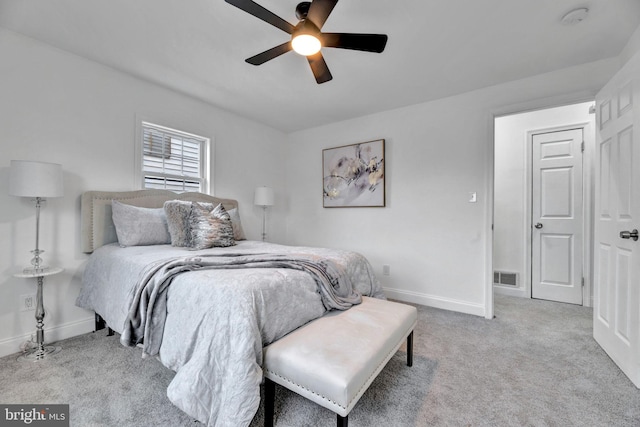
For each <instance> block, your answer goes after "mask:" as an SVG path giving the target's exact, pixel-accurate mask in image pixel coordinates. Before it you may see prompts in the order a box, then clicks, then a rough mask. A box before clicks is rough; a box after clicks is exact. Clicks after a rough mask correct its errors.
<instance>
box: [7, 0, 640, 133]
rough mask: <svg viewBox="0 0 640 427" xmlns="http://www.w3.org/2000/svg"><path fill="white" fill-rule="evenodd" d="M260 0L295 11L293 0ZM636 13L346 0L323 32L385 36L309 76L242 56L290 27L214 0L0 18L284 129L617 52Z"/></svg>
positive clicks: (635, 5) (64, 8) (287, 14)
mask: <svg viewBox="0 0 640 427" xmlns="http://www.w3.org/2000/svg"><path fill="white" fill-rule="evenodd" d="M258 3H259V4H261V5H262V6H264V7H266V8H267V9H269V10H271V11H273V12H274V13H275V14H277V15H279V16H281V17H282V18H284V19H285V20H287V21H289V22H291V23H293V24H295V23H296V22H297V20H296V18H295V13H294V12H295V6H296V4H297V3H298V0H258ZM576 7H588V8H589V9H590V14H589V17H588V18H587V19H586V20H585V21H583V22H582V23H580V24H578V25H576V26H566V25H563V24H561V23H560V18H561V17H562V16H563V15H564V14H565V13H567V12H568V11H570V10H572V9H574V8H576ZM639 24H640V1H639V0H606V1H605V0H562V1H558V0H481V1H479V0H405V1H389V0H341V1H340V2H339V3H338V4H337V6H336V7H335V9H334V10H333V13H332V14H331V16H330V17H329V19H328V20H327V22H326V24H325V26H324V28H323V31H327V32H364V33H383V34H388V36H389V41H388V43H387V48H386V50H385V51H384V52H383V53H382V54H375V53H366V52H358V51H351V50H342V49H330V48H326V49H323V54H324V56H325V59H326V61H327V64H328V65H329V68H330V70H331V72H332V74H333V80H332V81H330V82H328V83H325V84H322V85H318V84H316V82H315V80H314V78H313V75H312V74H311V70H310V69H309V65H308V63H307V61H306V60H305V58H303V57H300V56H298V55H297V54H295V53H293V52H289V53H287V54H285V55H283V56H281V57H279V58H276V59H274V60H272V61H270V62H267V63H266V64H264V65H261V66H258V67H256V66H253V65H249V64H247V63H245V62H244V59H245V58H248V57H250V56H253V55H255V54H257V53H259V52H262V51H264V50H266V49H269V48H271V47H273V46H276V45H279V44H281V43H284V42H286V41H287V40H288V38H289V36H288V35H287V34H286V33H284V32H282V31H281V30H279V29H277V28H274V27H272V26H270V25H269V24H267V23H265V22H262V21H260V20H258V19H257V18H254V17H253V16H251V15H248V14H246V13H245V12H243V11H241V10H239V9H237V8H235V7H233V6H231V5H229V4H227V3H225V2H224V1H223V0H0V26H2V27H5V28H8V29H10V30H13V31H15V32H18V33H21V34H24V35H26V36H29V37H32V38H34V39H38V40H41V41H44V42H46V43H48V44H51V45H53V46H56V47H58V48H61V49H64V50H67V51H69V52H73V53H75V54H78V55H80V56H83V57H86V58H89V59H92V60H95V61H97V62H100V63H102V64H105V65H108V66H110V67H113V68H116V69H119V70H121V71H124V72H127V73H130V74H133V75H135V76H138V77H140V78H143V79H146V80H149V81H152V82H155V83H157V84H160V85H162V86H165V87H169V88H172V89H174V90H176V91H179V92H183V93H185V94H188V95H190V96H193V97H196V98H198V99H201V100H203V101H206V102H208V103H210V104H213V105H216V106H219V107H222V108H224V109H226V110H229V111H232V112H235V113H237V114H240V115H243V116H246V117H249V118H251V119H254V120H257V121H259V122H262V123H265V124H268V125H270V126H272V127H274V128H277V129H280V130H282V131H285V132H290V131H295V130H300V129H306V128H311V127H315V126H319V125H322V124H326V123H331V122H336V121H340V120H345V119H349V118H353V117H358V116H362V115H366V114H370V113H374V112H378V111H384V110H389V109H393V108H397V107H402V106H405V105H411V104H416V103H420V102H426V101H430V100H434V99H438V98H442V97H446V96H450V95H454V94H458V93H462V92H466V91H470V90H474V89H478V88H482V87H486V86H490V85H494V84H497V83H501V82H505V81H510V80H516V79H521V78H524V77H528V76H532V75H535V74H539V73H544V72H548V71H553V70H557V69H561V68H565V67H569V66H573V65H578V64H583V63H587V62H591V61H595V60H599V59H603V58H609V57H613V56H616V55H618V54H619V53H620V51H621V50H622V48H623V47H624V46H625V44H626V42H627V41H628V39H629V37H630V36H631V34H632V33H633V31H634V30H635V29H636V28H637V27H638V25H639Z"/></svg>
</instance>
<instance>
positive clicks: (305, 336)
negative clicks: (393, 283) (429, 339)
mask: <svg viewBox="0 0 640 427" xmlns="http://www.w3.org/2000/svg"><path fill="white" fill-rule="evenodd" d="M416 321H417V310H416V308H415V307H412V306H409V305H406V304H400V303H396V302H391V301H385V300H380V299H376V298H368V297H363V301H362V303H361V304H358V305H356V306H353V307H352V308H350V309H348V310H345V311H331V312H329V313H327V314H326V315H325V316H323V317H321V318H319V319H316V320H314V321H312V322H310V323H308V324H306V325H304V326H302V327H300V328H298V329H296V330H295V331H293V332H291V333H290V334H288V335H286V336H285V337H283V338H281V339H279V340H278V341H276V342H274V343H273V344H271V345H269V346H267V347H265V349H264V360H263V371H264V376H265V426H272V425H273V410H274V398H275V384H274V383H277V384H280V385H281V386H283V387H286V388H288V389H289V390H292V391H294V392H296V393H298V394H300V395H301V396H304V397H306V398H307V399H309V400H311V401H313V402H315V403H318V404H319V405H322V406H324V407H325V408H328V409H330V410H331V411H333V412H335V413H336V414H337V415H338V417H337V419H338V425H339V426H346V425H347V422H348V421H347V416H348V414H349V412H350V411H351V409H353V407H354V406H355V405H356V403H357V402H358V400H359V399H360V397H361V396H362V395H363V393H364V392H365V391H366V390H367V388H368V387H369V385H370V384H371V382H373V380H374V379H375V378H376V376H377V375H378V374H379V373H380V371H382V369H383V368H384V366H385V365H386V363H387V362H388V361H389V359H391V357H392V356H393V355H394V354H395V353H396V351H397V350H398V348H400V346H401V345H402V343H403V342H404V340H405V339H407V365H409V366H411V365H412V360H413V359H412V357H413V355H412V352H413V329H414V327H415V325H416Z"/></svg>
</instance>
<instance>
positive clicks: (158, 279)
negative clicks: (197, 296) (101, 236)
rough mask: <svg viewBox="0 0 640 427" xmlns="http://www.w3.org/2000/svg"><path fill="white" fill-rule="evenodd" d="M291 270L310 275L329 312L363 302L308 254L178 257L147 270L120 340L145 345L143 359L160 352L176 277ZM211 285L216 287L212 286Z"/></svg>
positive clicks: (335, 270)
mask: <svg viewBox="0 0 640 427" xmlns="http://www.w3.org/2000/svg"><path fill="white" fill-rule="evenodd" d="M240 268H290V269H294V270H299V271H304V272H306V273H308V274H310V275H311V276H312V277H313V279H314V280H315V282H316V284H317V285H318V292H319V293H320V296H321V298H322V302H323V304H324V306H325V308H326V309H327V310H332V309H336V310H346V309H348V308H349V307H351V306H352V305H354V304H359V303H360V302H361V301H362V296H361V295H360V293H358V292H357V291H355V290H354V289H353V285H352V283H351V280H350V279H349V277H348V276H347V275H346V274H345V272H344V271H343V270H342V269H341V268H340V267H339V266H338V265H337V264H335V263H333V262H331V261H329V260H327V259H323V258H321V257H316V256H313V255H309V254H286V255H274V254H251V255H246V254H225V255H197V256H185V257H177V258H171V259H166V260H162V261H159V262H157V263H155V264H153V265H152V266H151V267H150V268H149V269H147V270H146V271H145V272H144V273H143V275H142V277H141V279H140V280H139V282H138V284H137V286H136V293H135V296H134V299H133V302H132V304H131V307H130V311H129V315H128V316H127V320H126V322H125V325H124V330H123V332H122V336H121V338H120V341H121V342H122V344H124V345H127V346H135V345H137V344H139V343H142V342H143V343H144V349H143V356H154V355H156V354H158V352H159V351H160V345H161V344H162V336H163V334H164V322H165V318H166V315H167V290H168V287H169V285H170V284H171V282H172V280H173V279H174V278H175V277H176V275H178V274H180V273H183V272H188V271H195V270H201V269H240ZM212 286H215V284H213V283H212Z"/></svg>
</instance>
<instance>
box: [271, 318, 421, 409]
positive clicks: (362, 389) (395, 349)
mask: <svg viewBox="0 0 640 427" xmlns="http://www.w3.org/2000/svg"><path fill="white" fill-rule="evenodd" d="M415 326H416V325H415V324H414V325H413V327H412V328H411V330H410V331H409V334H411V332H413V329H414V328H415ZM409 334H407V336H406V337H404V338H402V339H401V340H400V342H399V343H398V344H396V346H395V348H394V349H393V350H390V351H389V352H388V353H387V355H386V357H385V358H384V359H383V360H382V362H380V363H379V364H378V366H377V367H376V369H375V370H374V371H373V372H372V373H371V375H369V378H367V380H366V381H365V382H364V384H363V385H362V386H361V387H360V389H359V390H358V392H357V393H356V395H355V396H354V397H353V398H352V399H351V400H350V401H349V403H348V404H347V406H346V407H345V406H342V405H340V404H338V403H336V402H334V401H333V400H331V399H327V398H326V397H324V396H322V395H321V394H318V393H316V392H315V391H313V390H309V389H308V388H307V387H304V386H302V385H300V384H297V383H295V382H294V381H291V380H290V379H289V378H286V377H283V376H282V375H280V374H278V373H276V372H273V371H271V370H269V369H267V370H266V372H268V373H270V374H272V375H274V376H276V377H278V378H281V379H282V380H284V381H286V382H288V383H289V384H292V385H295V386H296V387H299V388H301V389H303V390H306V391H308V392H309V393H311V394H313V395H316V396H318V397H320V398H321V399H323V400H326V401H327V402H331V403H332V404H334V405H336V406H339V407H340V408H342V409H344V410H345V411H346V410H347V407H348V406H350V405H351V402H353V401H354V400H355V399H359V398H360V397H361V395H362V394H364V392H365V391H366V389H367V388H369V386H370V385H371V383H372V382H373V379H375V377H377V376H378V374H379V373H380V371H381V370H382V365H385V364H386V363H387V362H388V361H389V360H390V359H391V357H392V356H393V355H394V354H395V353H396V352H397V351H398V350H399V349H400V346H402V343H403V342H404V341H405V340H406V339H407V337H408V336H409ZM291 391H294V392H295V390H291Z"/></svg>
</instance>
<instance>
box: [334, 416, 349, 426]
mask: <svg viewBox="0 0 640 427" xmlns="http://www.w3.org/2000/svg"><path fill="white" fill-rule="evenodd" d="M348 424H349V415H347V416H346V417H341V416H340V415H338V424H337V425H338V427H347V425H348Z"/></svg>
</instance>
